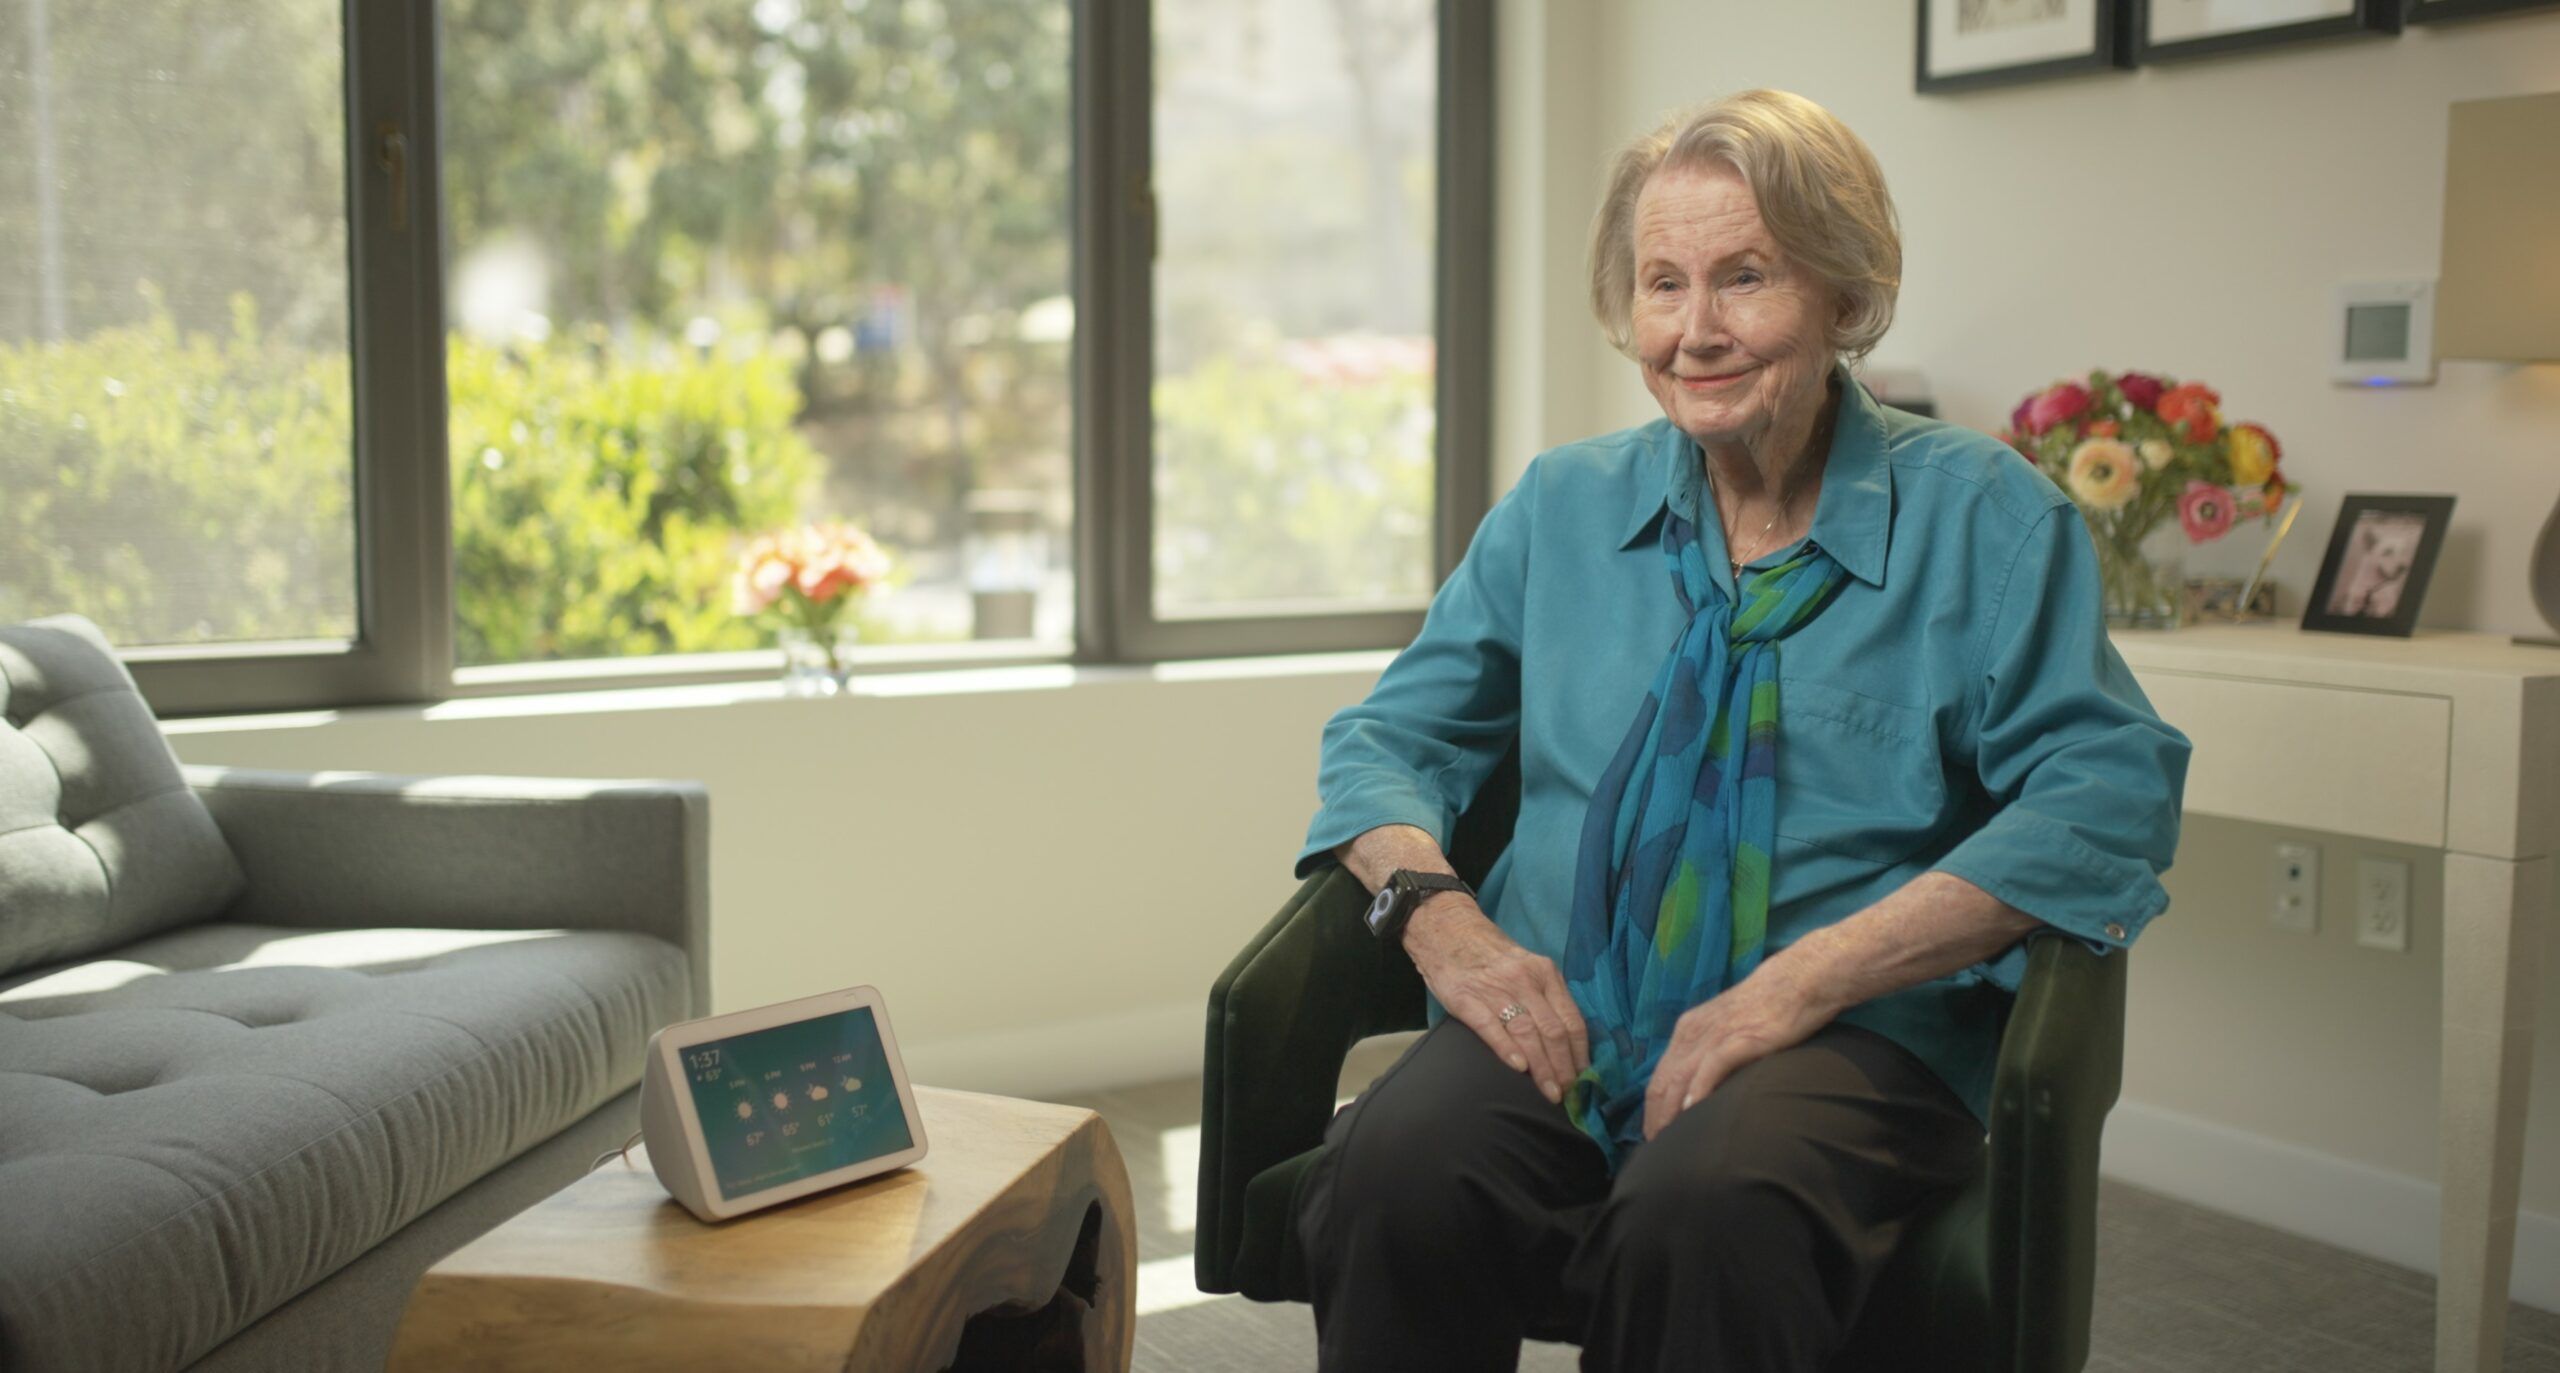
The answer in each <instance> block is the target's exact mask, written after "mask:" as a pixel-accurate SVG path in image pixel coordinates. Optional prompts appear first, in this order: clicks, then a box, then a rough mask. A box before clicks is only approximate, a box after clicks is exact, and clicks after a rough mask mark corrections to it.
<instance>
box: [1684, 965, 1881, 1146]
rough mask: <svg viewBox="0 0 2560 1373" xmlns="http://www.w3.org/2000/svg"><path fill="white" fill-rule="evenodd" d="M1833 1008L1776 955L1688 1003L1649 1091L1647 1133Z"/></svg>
mask: <svg viewBox="0 0 2560 1373" xmlns="http://www.w3.org/2000/svg"><path fill="white" fill-rule="evenodd" d="M1833 1014H1834V1008H1833V1007H1832V1006H1831V1004H1830V1002H1829V1001H1828V999H1827V998H1825V997H1823V996H1821V995H1819V993H1818V989H1817V988H1815V987H1812V986H1810V985H1808V984H1807V983H1806V981H1805V980H1804V978H1802V977H1801V976H1799V975H1798V973H1797V970H1795V969H1793V968H1790V967H1788V966H1787V965H1786V963H1785V960H1784V959H1773V960H1771V961H1770V962H1767V963H1763V964H1761V965H1760V966H1759V967H1757V968H1755V969H1753V970H1752V973H1751V975H1750V976H1749V977H1746V978H1744V979H1742V980H1741V981H1740V982H1737V983H1735V984H1734V985H1733V986H1731V987H1728V988H1726V989H1725V990H1724V991H1723V992H1722V993H1720V994H1719V995H1717V996H1715V997H1714V998H1712V999H1711V1000H1708V1001H1707V1002H1705V1003H1703V1004H1701V1005H1697V1006H1692V1007H1690V1008H1689V1009H1688V1010H1687V1011H1686V1012H1684V1013H1683V1014H1682V1015H1681V1017H1680V1023H1679V1024H1678V1025H1677V1026H1675V1027H1674V1028H1673V1029H1672V1032H1671V1046H1670V1047H1669V1048H1667V1049H1664V1050H1663V1051H1662V1062H1661V1064H1660V1065H1659V1066H1657V1067H1656V1068H1655V1069H1654V1070H1653V1082H1652V1085H1650V1086H1648V1087H1647V1088H1645V1094H1644V1137H1645V1138H1646V1139H1651V1138H1653V1137H1654V1136H1655V1135H1658V1134H1661V1133H1662V1132H1663V1130H1664V1129H1665V1128H1666V1127H1668V1126H1669V1125H1670V1124H1671V1122H1672V1121H1673V1120H1675V1119H1677V1118H1678V1117H1679V1115H1680V1113H1681V1112H1682V1111H1685V1110H1687V1109H1689V1108H1690V1107H1691V1106H1694V1105H1696V1104H1697V1103H1699V1102H1701V1101H1704V1100H1706V1097H1707V1093H1709V1092H1712V1091H1714V1090H1715V1089H1716V1085H1717V1084H1718V1083H1721V1082H1723V1081H1724V1080H1725V1079H1726V1078H1727V1077H1730V1076H1732V1074H1733V1072H1734V1070H1735V1069H1737V1068H1740V1067H1741V1066H1742V1065H1744V1064H1746V1063H1750V1062H1752V1061H1754V1060H1756V1059H1760V1058H1764V1057H1767V1056H1768V1055H1770V1054H1774V1053H1776V1052H1777V1051H1779V1050H1780V1049H1787V1048H1793V1047H1794V1046H1796V1045H1798V1044H1801V1043H1803V1042H1804V1041H1806V1040H1808V1039H1810V1038H1812V1037H1813V1032H1814V1031H1816V1030H1819V1029H1821V1028H1822V1027H1823V1026H1825V1025H1827V1024H1829V1023H1831V1018H1832V1015H1833Z"/></svg>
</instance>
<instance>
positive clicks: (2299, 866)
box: [2267, 844, 2320, 934]
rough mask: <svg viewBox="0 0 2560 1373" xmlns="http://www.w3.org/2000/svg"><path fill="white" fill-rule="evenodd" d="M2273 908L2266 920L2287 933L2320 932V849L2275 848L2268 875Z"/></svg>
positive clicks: (2300, 846)
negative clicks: (2274, 858)
mask: <svg viewBox="0 0 2560 1373" xmlns="http://www.w3.org/2000/svg"><path fill="white" fill-rule="evenodd" d="M2270 876H2271V878H2272V882H2271V887H2272V892H2273V895H2274V898H2275V903H2274V905H2273V906H2272V907H2271V908H2270V909H2269V911H2268V913H2267V919H2268V920H2269V921H2270V922H2272V923H2273V924H2274V925H2275V927H2276V928H2277V929H2279V930H2283V931H2284V932H2285V933H2287V934H2318V933H2319V932H2320V846H2319V845H2317V844H2278V845H2276V861H2275V869H2274V871H2273V872H2272V873H2271V874H2270Z"/></svg>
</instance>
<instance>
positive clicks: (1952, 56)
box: [1915, 0, 2132, 93]
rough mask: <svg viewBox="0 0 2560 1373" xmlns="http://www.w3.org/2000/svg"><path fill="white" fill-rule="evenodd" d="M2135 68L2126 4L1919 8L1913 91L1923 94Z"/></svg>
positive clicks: (2076, 0) (1931, 4) (1992, 3)
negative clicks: (2129, 53) (2128, 54)
mask: <svg viewBox="0 0 2560 1373" xmlns="http://www.w3.org/2000/svg"><path fill="white" fill-rule="evenodd" d="M2130 65H2132V64H2131V63H2130V62H2128V61H2126V60H2125V30H2124V2H2123V0H1920V62H1919V73H1918V79H1917V82H1916V87H1915V88H1916V89H1918V90H1921V91H1924V92H1931V93H1935V92H1943V91H1969V90H1979V89H1981V88H1983V87H1985V86H2007V85H2014V84H2016V83H2018V82H2021V81H2042V80H2046V79H2047V78H2050V77H2056V76H2071V75H2074V74H2076V73H2079V72H2088V71H2107V70H2112V69H2118V68H2123V67H2127V66H2130Z"/></svg>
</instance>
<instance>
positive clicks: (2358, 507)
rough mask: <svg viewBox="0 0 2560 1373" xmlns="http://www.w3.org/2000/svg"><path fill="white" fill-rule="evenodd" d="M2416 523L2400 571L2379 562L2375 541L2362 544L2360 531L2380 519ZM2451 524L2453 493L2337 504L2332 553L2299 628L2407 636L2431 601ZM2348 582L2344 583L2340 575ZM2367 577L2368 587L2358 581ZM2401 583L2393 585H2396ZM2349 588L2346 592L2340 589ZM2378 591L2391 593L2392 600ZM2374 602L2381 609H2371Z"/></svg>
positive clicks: (2348, 500) (2323, 561)
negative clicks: (2438, 557)
mask: <svg viewBox="0 0 2560 1373" xmlns="http://www.w3.org/2000/svg"><path fill="white" fill-rule="evenodd" d="M2411 519H2414V520H2417V521H2419V529H2418V535H2417V538H2418V541H2417V545H2416V547H2415V548H2414V550H2411V551H2409V553H2408V561H2407V562H2405V563H2402V564H2401V565H2400V571H2399V572H2398V573H2396V574H2394V573H2392V572H2390V571H2389V570H2388V569H2389V566H2390V564H2389V562H2388V561H2387V560H2386V561H2383V562H2380V563H2377V562H2376V561H2375V560H2374V558H2375V549H2374V546H2373V545H2372V544H2370V543H2367V544H2364V545H2363V546H2362V548H2361V549H2359V548H2358V547H2357V541H2358V539H2359V536H2362V535H2364V534H2366V533H2368V532H2369V531H2375V526H2376V524H2377V523H2387V524H2400V523H2402V522H2404V521H2406V520H2411ZM2452 523H2453V497H2451V496H2433V495H2428V496H2417V495H2349V496H2348V497H2347V498H2346V499H2345V500H2343V501H2341V502H2339V505H2338V523H2337V525H2336V526H2335V527H2334V528H2332V529H2331V530H2330V531H2329V551H2328V552H2327V553H2325V554H2323V555H2322V556H2321V559H2320V579H2319V580H2318V581H2316V582H2314V583H2312V586H2311V596H2310V598H2309V599H2308V600H2305V601H2304V602H2303V603H2302V627H2303V628H2304V629H2308V630H2318V631H2322V632H2325V633H2333V634H2383V635H2390V636H2393V637H2395V638H2402V639H2405V638H2408V637H2409V633H2410V631H2411V630H2413V629H2415V628H2417V624H2418V608H2419V607H2420V606H2421V605H2423V604H2425V602H2426V599H2427V580H2428V579H2429V578H2430V577H2432V576H2434V575H2435V570H2436V554H2438V553H2440V552H2442V551H2443V549H2444V532H2445V529H2446V528H2447V527H2448V526H2450V525H2451V524H2452ZM2342 576H2343V577H2346V578H2348V579H2350V580H2349V583H2348V585H2347V586H2345V587H2344V588H2342V587H2341V586H2340V585H2339V581H2340V578H2341V577H2342ZM2358 580H2363V581H2364V582H2365V584H2364V585H2357V581H2358ZM2395 588H2396V589H2395ZM2342 591H2343V592H2344V594H2343V595H2341V594H2340V593H2341V592H2342ZM2377 593H2387V600H2384V599H2382V597H2381V596H2379V595H2378V594H2377ZM2375 604H2382V605H2384V606H2385V610H2384V613H2381V614H2374V613H2371V610H2370V607H2371V606H2373V605H2375Z"/></svg>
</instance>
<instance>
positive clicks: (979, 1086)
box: [898, 996, 1209, 1099]
mask: <svg viewBox="0 0 2560 1373" xmlns="http://www.w3.org/2000/svg"><path fill="white" fill-rule="evenodd" d="M1208 1024H1209V1002H1208V998H1207V997H1205V996H1204V997H1202V998H1201V999H1200V1000H1199V1001H1198V1002H1186V1003H1183V1004H1180V1005H1173V1006H1147V1007H1142V1008H1140V1009H1138V1010H1134V1011H1122V1012H1119V1013H1117V1014H1113V1015H1107V1016H1095V1017H1093V1018H1091V1019H1087V1020H1068V1021H1051V1022H1048V1023H1045V1024H1040V1025H1034V1026H1030V1027H1028V1028H1025V1029H1019V1030H996V1031H992V1032H990V1033H987V1034H976V1035H963V1036H960V1037H958V1038H955V1039H933V1040H922V1041H904V1040H902V1041H901V1042H900V1044H899V1046H898V1048H899V1052H900V1055H901V1056H902V1057H904V1058H905V1059H906V1061H907V1075H908V1076H909V1077H910V1078H912V1079H913V1080H915V1081H917V1082H923V1083H930V1084H931V1085H933V1086H936V1087H956V1088H959V1089H960V1090H962V1091H968V1092H994V1093H996V1094H998V1095H1001V1096H1019V1097H1031V1098H1034V1099H1039V1098H1047V1097H1060V1096H1074V1095H1078V1094H1081V1093H1085V1092H1100V1091H1108V1090H1110V1089H1111V1088H1114V1087H1132V1086H1136V1085H1138V1084H1140V1083H1145V1082H1162V1081H1164V1080H1165V1079H1167V1078H1176V1077H1198V1076H1199V1075H1200V1055H1201V1049H1202V1046H1203V1045H1204V1044H1206V1043H1207V1041H1208Z"/></svg>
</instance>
